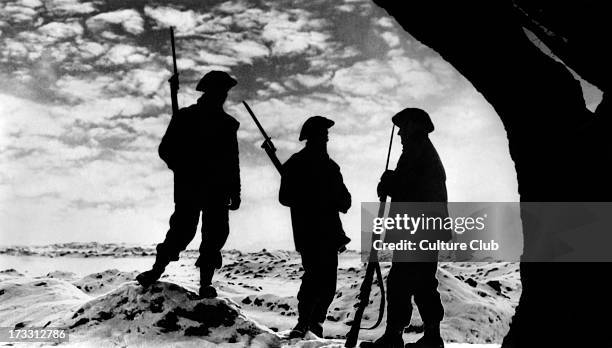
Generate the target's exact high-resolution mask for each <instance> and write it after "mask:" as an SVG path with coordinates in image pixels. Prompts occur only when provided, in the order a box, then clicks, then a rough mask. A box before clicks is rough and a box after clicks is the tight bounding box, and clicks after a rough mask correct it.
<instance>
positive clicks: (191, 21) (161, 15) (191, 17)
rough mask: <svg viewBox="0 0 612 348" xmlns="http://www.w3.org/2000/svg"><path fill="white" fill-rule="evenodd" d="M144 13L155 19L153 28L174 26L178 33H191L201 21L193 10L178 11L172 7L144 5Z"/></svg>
mask: <svg viewBox="0 0 612 348" xmlns="http://www.w3.org/2000/svg"><path fill="white" fill-rule="evenodd" d="M144 13H145V14H146V15H147V16H149V17H151V18H153V19H154V20H155V23H156V26H155V28H157V29H159V28H164V29H165V28H169V27H175V30H176V31H177V32H178V33H191V32H193V31H194V29H195V27H196V26H197V25H199V24H200V23H201V20H200V19H199V18H198V17H200V16H198V15H197V14H196V12H195V11H193V10H186V11H180V10H177V9H175V8H172V7H167V6H160V7H151V6H145V8H144Z"/></svg>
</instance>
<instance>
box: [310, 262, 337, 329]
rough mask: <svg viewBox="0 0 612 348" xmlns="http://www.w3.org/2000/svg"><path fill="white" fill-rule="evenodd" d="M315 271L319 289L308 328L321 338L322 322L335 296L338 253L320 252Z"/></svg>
mask: <svg viewBox="0 0 612 348" xmlns="http://www.w3.org/2000/svg"><path fill="white" fill-rule="evenodd" d="M316 269H317V271H316V274H317V278H318V279H317V282H318V284H319V287H318V289H317V290H318V293H317V299H316V302H315V303H314V308H313V313H312V317H311V319H310V324H309V327H310V331H311V332H312V333H314V334H315V335H317V336H319V337H322V336H323V322H324V321H325V318H326V317H327V311H328V309H329V306H330V305H331V303H332V301H333V300H334V296H335V295H336V281H337V272H338V252H337V251H336V250H326V251H323V250H322V251H321V253H320V254H319V258H318V260H317V265H316Z"/></svg>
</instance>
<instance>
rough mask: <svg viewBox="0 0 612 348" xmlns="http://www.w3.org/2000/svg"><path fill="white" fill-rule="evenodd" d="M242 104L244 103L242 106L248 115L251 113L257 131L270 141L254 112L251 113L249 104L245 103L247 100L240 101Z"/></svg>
mask: <svg viewBox="0 0 612 348" xmlns="http://www.w3.org/2000/svg"><path fill="white" fill-rule="evenodd" d="M242 104H244V107H245V108H246V109H247V111H248V112H249V115H251V117H252V118H253V121H255V124H256V125H257V128H259V131H260V132H261V134H262V135H263V137H264V139H265V140H266V141H270V140H271V138H270V137H269V136H268V133H266V130H265V129H264V128H263V126H262V125H261V123H259V120H258V119H257V116H255V113H253V110H251V108H250V107H249V104H247V102H246V101H244V100H243V101H242Z"/></svg>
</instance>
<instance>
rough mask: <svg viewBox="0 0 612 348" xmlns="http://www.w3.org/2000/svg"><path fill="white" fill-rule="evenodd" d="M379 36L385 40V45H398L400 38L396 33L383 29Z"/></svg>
mask: <svg viewBox="0 0 612 348" xmlns="http://www.w3.org/2000/svg"><path fill="white" fill-rule="evenodd" d="M380 36H381V37H382V38H383V39H384V40H385V42H386V43H387V45H389V46H390V47H396V46H399V43H400V38H399V36H397V35H396V34H394V33H392V32H390V31H385V32H384V33H382V34H380Z"/></svg>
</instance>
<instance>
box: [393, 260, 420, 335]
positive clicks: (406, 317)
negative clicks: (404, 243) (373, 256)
mask: <svg viewBox="0 0 612 348" xmlns="http://www.w3.org/2000/svg"><path fill="white" fill-rule="evenodd" d="M413 268H414V267H413V263H412V262H394V263H393V265H392V266H391V270H390V271H389V276H388V277H387V302H388V303H387V331H389V332H396V331H403V330H404V328H405V327H406V326H408V325H409V324H410V318H411V316H412V295H413V294H414V285H415V284H414V279H412V277H413V272H414V269H413Z"/></svg>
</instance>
